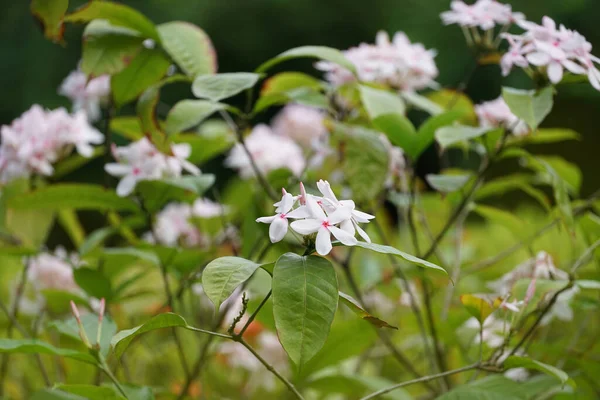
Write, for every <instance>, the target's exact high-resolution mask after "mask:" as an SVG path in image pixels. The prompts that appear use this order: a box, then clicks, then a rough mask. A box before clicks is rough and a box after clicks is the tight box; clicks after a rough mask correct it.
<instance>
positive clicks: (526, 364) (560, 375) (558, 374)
mask: <svg viewBox="0 0 600 400" xmlns="http://www.w3.org/2000/svg"><path fill="white" fill-rule="evenodd" d="M504 367H505V368H527V369H534V370H536V371H540V372H543V373H544V374H546V375H550V376H552V377H554V378H556V379H558V380H559V381H560V383H562V384H563V385H564V384H567V385H569V386H571V387H572V388H576V386H577V385H576V384H575V381H574V380H573V379H571V378H569V375H567V373H566V372H565V371H563V370H561V369H558V368H556V367H553V366H552V365H548V364H544V363H542V362H540V361H536V360H533V359H531V358H528V357H521V356H510V357H508V358H507V359H506V361H504Z"/></svg>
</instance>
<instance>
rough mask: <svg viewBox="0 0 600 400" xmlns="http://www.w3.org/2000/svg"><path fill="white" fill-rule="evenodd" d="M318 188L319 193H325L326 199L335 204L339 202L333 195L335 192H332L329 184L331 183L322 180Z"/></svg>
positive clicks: (318, 183)
mask: <svg viewBox="0 0 600 400" xmlns="http://www.w3.org/2000/svg"><path fill="white" fill-rule="evenodd" d="M317 187H318V188H319V191H320V192H321V193H323V196H324V197H325V198H326V199H329V200H331V201H334V202H336V203H337V202H338V199H337V197H335V194H334V193H333V190H331V185H330V184H329V182H327V181H324V180H323V179H321V180H320V181H319V182H317Z"/></svg>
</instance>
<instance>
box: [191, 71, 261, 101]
mask: <svg viewBox="0 0 600 400" xmlns="http://www.w3.org/2000/svg"><path fill="white" fill-rule="evenodd" d="M259 78H260V75H258V74H252V73H249V72H233V73H226V74H217V75H200V76H198V77H197V78H196V79H194V83H193V84H192V93H194V96H196V97H199V98H202V99H208V100H212V101H220V100H223V99H226V98H228V97H231V96H234V95H236V94H238V93H240V92H241V91H242V90H245V89H248V88H251V87H252V86H254V85H255V84H256V82H258V79H259Z"/></svg>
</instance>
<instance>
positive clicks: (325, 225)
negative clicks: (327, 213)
mask: <svg viewBox="0 0 600 400" xmlns="http://www.w3.org/2000/svg"><path fill="white" fill-rule="evenodd" d="M321 226H323V228H329V227H330V226H331V225H330V224H329V221H328V220H324V221H323V222H322V223H321Z"/></svg>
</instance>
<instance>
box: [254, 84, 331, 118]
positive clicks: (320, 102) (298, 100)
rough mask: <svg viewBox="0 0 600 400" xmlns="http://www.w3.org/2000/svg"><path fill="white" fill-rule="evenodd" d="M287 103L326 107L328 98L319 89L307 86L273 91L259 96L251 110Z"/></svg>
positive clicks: (256, 110)
mask: <svg viewBox="0 0 600 400" xmlns="http://www.w3.org/2000/svg"><path fill="white" fill-rule="evenodd" d="M287 103H294V104H301V105H304V106H307V107H314V108H321V109H326V108H327V107H328V106H329V100H328V99H327V97H326V96H325V95H324V94H323V93H321V92H320V91H318V90H316V89H312V88H308V87H304V88H297V89H292V90H290V91H287V92H280V93H273V94H268V95H266V96H261V97H260V98H259V99H258V101H257V102H256V103H255V104H254V108H253V109H252V112H253V113H254V114H257V113H259V112H261V111H264V110H266V109H267V108H269V107H273V106H278V105H283V104H287Z"/></svg>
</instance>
